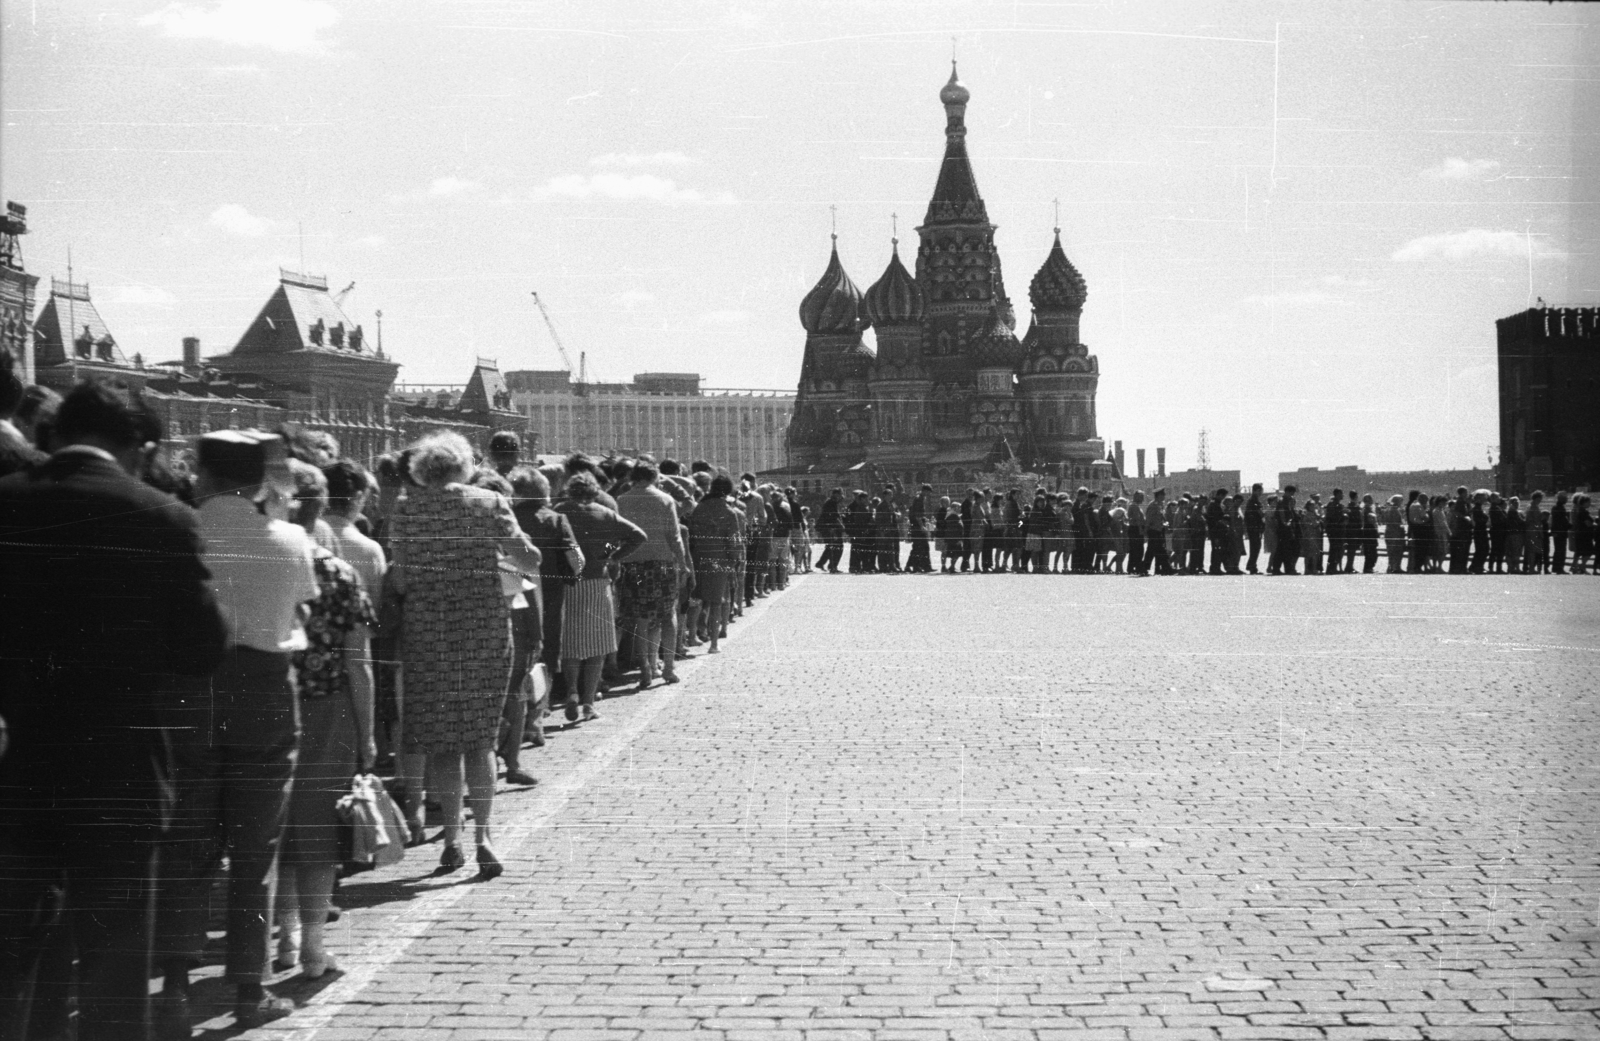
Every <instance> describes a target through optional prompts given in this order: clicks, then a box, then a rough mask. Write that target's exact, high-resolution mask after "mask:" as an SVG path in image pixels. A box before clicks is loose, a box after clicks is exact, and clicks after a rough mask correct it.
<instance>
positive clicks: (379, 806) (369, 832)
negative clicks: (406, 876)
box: [334, 774, 410, 868]
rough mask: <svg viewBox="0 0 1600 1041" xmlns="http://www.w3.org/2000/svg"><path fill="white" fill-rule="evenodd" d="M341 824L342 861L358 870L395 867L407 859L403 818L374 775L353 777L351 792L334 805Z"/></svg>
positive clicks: (405, 830)
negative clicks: (394, 865)
mask: <svg viewBox="0 0 1600 1041" xmlns="http://www.w3.org/2000/svg"><path fill="white" fill-rule="evenodd" d="M334 812H335V813H337V814H338V817H339V820H340V822H341V831H342V832H343V834H342V835H341V836H340V846H341V852H343V853H344V857H343V859H344V860H345V861H346V862H347V863H350V864H354V865H357V866H358V868H380V867H388V866H389V865H391V864H398V863H399V862H400V860H401V858H403V857H404V856H405V855H406V837H407V835H409V834H410V832H409V830H408V829H407V827H406V819H405V815H404V814H403V813H401V812H400V807H399V806H397V805H396V804H395V801H394V799H393V798H391V797H390V795H389V792H388V789H386V788H384V786H383V781H382V780H381V779H380V778H378V777H377V776H375V775H373V774H356V775H355V776H354V777H353V778H351V780H350V791H349V793H348V794H345V795H341V796H340V797H339V801H338V802H337V803H335V804H334Z"/></svg>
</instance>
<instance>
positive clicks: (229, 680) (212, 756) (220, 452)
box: [156, 430, 318, 1037]
mask: <svg viewBox="0 0 1600 1041" xmlns="http://www.w3.org/2000/svg"><path fill="white" fill-rule="evenodd" d="M196 455H197V464H198V476H199V481H198V485H197V489H196V490H197V492H198V494H199V497H200V531H201V534H202V536H203V537H204V539H205V546H206V549H205V555H204V561H205V564H206V567H207V568H208V569H209V570H210V571H211V585H212V588H213V590H215V592H216V596H217V600H218V603H219V605H220V606H221V608H222V613H223V617H224V619H225V620H226V621H227V623H228V632H229V636H230V640H231V646H230V648H229V650H228V652H227V654H226V656H225V657H224V658H223V660H222V664H221V666H220V668H218V669H217V671H216V673H215V674H214V675H213V676H212V678H211V682H210V683H209V684H208V685H205V686H204V687H202V688H200V689H196V690H191V691H189V692H188V697H187V698H186V699H185V702H184V704H183V705H182V706H181V707H179V708H177V709H176V710H175V712H174V717H175V719H178V720H181V723H180V724H179V725H178V726H177V727H175V728H174V742H173V761H174V770H173V784H174V787H175V788H176V789H177V797H178V802H177V807H176V808H175V810H174V814H173V828H172V836H171V839H170V840H169V842H168V844H167V846H166V847H165V848H164V852H163V860H164V861H170V864H168V863H163V867H162V885H161V894H160V904H159V908H158V915H157V927H156V953H157V955H158V956H159V957H160V958H161V960H162V968H163V972H164V975H165V984H164V986H163V988H162V997H161V1000H160V1003H159V1004H158V1006H157V1019H158V1024H157V1025H158V1028H160V1029H161V1032H162V1036H163V1037H166V1036H184V1037H186V1036H188V1033H187V1031H188V985H189V981H188V970H189V966H190V964H191V962H193V961H198V959H199V958H200V955H201V952H202V951H203V950H204V948H205V943H206V925H207V918H208V911H207V897H208V894H209V891H210V888H211V880H212V877H213V875H214V874H215V873H216V871H217V869H218V867H219V864H218V862H217V853H218V851H223V852H226V854H227V857H228V863H229V872H228V876H229V877H228V916H227V931H228V939H227V979H228V981H229V982H230V983H232V984H233V985H234V986H235V988H236V991H237V994H236V1001H235V1007H234V1016H235V1020H236V1022H237V1025H239V1026H240V1027H243V1028H245V1029H249V1028H251V1027H255V1026H259V1025H260V1024H262V1023H265V1022H267V1021H269V1020H272V1019H276V1018H278V1017H280V1016H283V1015H287V1014H288V1013H289V1012H290V1011H292V1010H293V1008H294V1003H293V1002H292V1001H290V1000H288V999H287V998H279V997H273V996H271V995H268V994H267V993H266V991H265V990H264V989H263V987H262V979H263V975H264V970H265V967H266V951H267V923H268V922H269V921H270V920H271V906H270V903H269V900H268V897H269V891H270V882H271V877H272V868H273V862H274V860H275V859H276V857H277V852H278V843H279V839H280V836H281V833H282V831H283V825H284V820H285V818H286V816H287V813H288V806H289V791H290V787H291V785H292V783H293V778H294V762H295V748H296V745H297V744H298V740H299V724H298V719H297V712H296V706H295V690H294V684H293V680H292V676H291V671H290V656H291V655H292V654H293V653H294V652H295V651H297V650H304V649H305V647H306V634H305V630H304V628H302V623H303V621H304V619H305V613H306V611H305V607H304V605H305V602H306V601H307V600H310V599H312V598H313V597H315V596H316V595H317V591H318V587H317V579H316V572H315V571H314V569H313V565H312V555H313V548H312V543H311V540H310V538H309V537H308V536H307V535H306V533H305V530H304V529H303V528H301V527H299V526H298V525H295V524H290V523H289V522H288V521H286V520H282V519H278V518H276V517H275V516H273V515H274V514H276V513H278V512H279V511H278V508H277V506H276V505H275V502H276V501H277V499H279V498H282V497H284V492H283V490H282V489H280V488H279V487H278V482H277V481H273V482H272V483H271V484H268V486H267V487H266V489H265V499H264V500H263V502H262V503H261V505H258V502H257V500H258V499H262V497H263V485H264V484H267V482H268V478H269V475H275V476H280V477H281V476H283V475H281V474H280V472H279V470H280V464H281V463H282V460H283V443H282V440H281V439H280V438H278V437H277V435H274V434H265V433H261V432H260V431H252V430H219V431H216V432H214V433H211V434H207V435H205V436H204V437H202V438H200V440H199V442H198V445H197V452H196Z"/></svg>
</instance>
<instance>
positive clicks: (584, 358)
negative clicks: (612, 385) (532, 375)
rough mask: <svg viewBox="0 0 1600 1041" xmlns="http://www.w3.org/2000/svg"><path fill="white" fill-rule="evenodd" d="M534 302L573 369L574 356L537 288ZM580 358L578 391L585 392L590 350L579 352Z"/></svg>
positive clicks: (556, 343) (569, 366) (570, 368)
mask: <svg viewBox="0 0 1600 1041" xmlns="http://www.w3.org/2000/svg"><path fill="white" fill-rule="evenodd" d="M533 303H534V306H535V307H537V308H538V309H539V315H540V317H542V318H543V319H544V327H545V328H546V329H549V330H550V339H551V340H553V341H555V345H556V350H557V351H560V352H561V360H562V361H564V362H566V364H567V371H568V372H571V371H573V368H572V358H571V357H569V356H568V355H567V348H566V346H565V345H564V344H562V342H561V334H560V333H558V332H556V323H555V322H552V321H551V320H550V312H549V311H547V310H545V307H544V301H543V300H540V299H539V293H538V291H537V290H534V291H533ZM578 359H579V360H578V369H577V372H578V393H579V394H582V393H583V385H584V384H585V383H587V382H589V379H588V376H589V373H588V368H589V355H588V352H587V351H582V352H579V355H578Z"/></svg>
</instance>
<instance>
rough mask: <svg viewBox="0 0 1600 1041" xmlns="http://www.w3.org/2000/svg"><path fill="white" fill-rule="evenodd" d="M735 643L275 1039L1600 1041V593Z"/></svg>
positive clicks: (816, 606) (639, 704) (573, 760)
mask: <svg viewBox="0 0 1600 1041" xmlns="http://www.w3.org/2000/svg"><path fill="white" fill-rule="evenodd" d="M738 630H739V631H738V633H737V637H736V638H735V639H734V640H733V641H732V642H731V643H729V644H728V645H727V647H726V650H725V653H724V654H722V655H721V656H719V657H717V658H702V659H700V660H698V661H696V662H695V663H693V669H694V671H693V673H692V674H691V675H690V676H689V679H688V680H687V681H686V682H685V683H684V684H682V685H681V686H679V687H676V688H668V689H664V690H660V689H658V690H656V691H651V692H648V693H645V694H642V695H638V696H635V697H630V698H622V699H614V700H611V701H608V702H606V703H605V705H604V706H603V710H604V712H605V717H606V718H605V720H604V721H603V722H601V723H598V724H593V725H589V726H585V727H584V728H582V729H577V730H573V731H571V732H562V733H559V734H557V735H555V736H554V737H553V738H552V740H551V743H550V746H549V747H548V748H547V749H545V750H544V752H543V753H542V754H536V755H534V756H533V757H532V758H531V760H530V762H531V763H532V765H533V769H534V770H535V772H537V773H539V774H540V775H541V776H542V777H544V778H545V783H544V784H541V785H540V787H539V788H537V789H534V790H533V791H531V792H512V793H510V794H507V795H505V796H503V797H502V799H501V800H500V801H499V803H498V806H497V814H498V815H499V819H500V821H501V826H500V835H501V841H502V845H503V846H504V847H506V849H507V850H508V851H509V852H510V853H511V862H510V863H509V865H508V870H507V873H506V875H505V877H503V878H501V879H500V880H498V881H495V882H492V883H485V884H471V883H467V882H466V881H465V880H466V879H467V878H468V873H466V872H463V873H462V874H460V875H458V876H453V877H451V878H449V879H443V880H440V879H430V878H428V877H427V871H428V869H429V868H431V867H432V865H433V863H434V858H436V857H437V848H438V847H437V846H431V847H427V848H425V849H422V850H417V851H413V854H412V855H411V856H410V857H408V859H407V860H406V861H405V862H404V863H402V864H401V865H399V866H397V867H396V868H394V869H391V870H388V871H385V872H382V873H380V874H379V875H378V876H376V877H374V876H371V875H369V876H363V878H365V879H367V881H356V882H354V883H353V884H350V885H348V886H347V887H346V888H345V890H344V895H345V899H346V902H347V904H349V905H352V906H353V907H354V909H353V910H351V911H350V912H348V913H347V914H346V916H345V919H344V921H343V922H342V923H341V924H340V926H339V927H338V931H337V933H336V934H335V935H336V939H335V949H336V950H343V951H348V952H352V953H349V954H346V955H344V958H343V960H344V967H345V969H346V971H345V973H344V975H343V976H342V977H340V978H339V979H338V980H336V981H334V982H332V983H331V984H325V985H324V986H323V989H321V990H320V991H314V990H313V989H312V988H311V985H306V984H300V985H293V986H288V987H285V988H284V989H283V992H284V993H290V994H294V995H296V996H297V997H299V998H300V999H301V1000H302V1001H305V1002H306V1003H307V1004H306V1005H305V1007H304V1008H302V1009H301V1011H300V1012H298V1013H296V1014H295V1015H294V1016H293V1017H291V1018H289V1019H287V1020H284V1021H282V1022H281V1023H279V1024H275V1025H274V1027H273V1028H272V1029H263V1030H260V1031H257V1032H255V1034H254V1035H251V1036H259V1037H274V1036H276V1037H293V1038H297V1039H310V1038H313V1037H314V1038H317V1039H319V1041H336V1039H337V1041H364V1039H368V1038H372V1039H379V1038H419V1039H420V1038H456V1039H462V1041H465V1039H483V1038H502V1037H503V1038H514V1039H540V1038H549V1039H550V1041H590V1039H594V1041H602V1039H611V1038H617V1039H625V1038H640V1039H661V1041H666V1039H676V1038H684V1039H688V1038H690V1037H691V1036H692V1037H693V1038H694V1039H726V1041H780V1039H795V1041H799V1039H814V1041H820V1039H830V1041H831V1039H841V1041H842V1039H847V1038H863V1039H865V1038H871V1039H876V1041H924V1039H926V1041H939V1039H945V1038H971V1039H986V1038H993V1039H1001V1038H1022V1037H1027V1038H1057V1037H1059V1038H1062V1039H1071V1041H1090V1039H1100V1038H1117V1039H1124V1038H1126V1039H1142V1038H1174V1039H1192V1038H1240V1039H1243V1038H1267V1039H1293V1038H1338V1039H1356V1038H1374V1039H1382V1041H1400V1039H1407V1038H1433V1039H1441V1041H1442V1039H1461V1041H1467V1039H1478V1038H1484V1039H1489V1038H1495V1039H1500V1038H1535V1039H1541V1038H1549V1039H1572V1038H1589V1037H1600V1026H1597V1022H1600V1020H1597V1017H1600V971H1597V959H1596V945H1597V943H1600V928H1597V914H1600V864H1597V853H1600V830H1597V827H1596V818H1597V807H1600V801H1597V799H1596V789H1597V788H1600V784H1597V783H1596V782H1597V772H1596V771H1597V768H1600V725H1597V724H1600V720H1597V716H1600V711H1597V700H1596V699H1597V693H1596V692H1597V688H1600V683H1597V679H1600V582H1596V581H1593V580H1591V579H1584V578H1553V577H1552V578H1522V577H1517V576H1508V577H1504V578H1495V577H1487V578H1471V579H1461V578H1451V577H1438V576H1415V577H1409V576H1401V577H1384V576H1371V577H1368V576H1349V577H1333V576H1329V577H1319V578H1253V579H1250V578H1247V579H1231V578H1229V579H1224V578H1192V579H1191V578H1172V579H1148V580H1134V579H1126V578H1110V577H1106V578H1096V577H1058V576H1043V575H1041V576H995V577H989V576H952V577H911V576H905V577H889V576H884V577H876V576H862V577H854V576H840V577H833V576H827V575H820V574H819V575H813V576H809V577H806V578H804V579H802V580H801V581H799V582H797V583H796V584H795V586H794V587H793V588H792V589H790V590H789V591H788V592H786V593H784V594H782V595H781V596H779V597H775V598H772V599H770V600H768V601H765V602H763V604H762V605H761V608H760V609H759V610H758V614H757V615H756V616H755V617H752V618H749V619H747V620H746V621H744V622H743V623H740V625H739V626H738ZM226 1022H227V1020H226V1019H225V1018H224V1019H221V1020H218V1021H216V1024H215V1025H218V1026H221V1025H223V1024H225V1023H226Z"/></svg>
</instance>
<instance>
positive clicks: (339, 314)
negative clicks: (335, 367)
mask: <svg viewBox="0 0 1600 1041" xmlns="http://www.w3.org/2000/svg"><path fill="white" fill-rule="evenodd" d="M306 350H312V351H332V352H336V353H340V354H351V353H354V354H366V353H368V352H369V347H368V345H367V344H366V342H365V336H364V334H363V332H362V329H361V327H360V326H359V325H357V324H355V323H354V322H352V321H351V320H350V318H349V316H348V315H346V314H345V313H344V310H343V308H341V307H340V306H339V302H338V301H337V300H335V299H334V298H333V297H332V296H330V295H329V293H328V280H327V279H325V278H322V277H319V276H316V275H302V274H300V273H298V272H293V271H280V273H279V279H278V288H277V289H276V290H274V291H273V294H272V296H270V297H268V298H267V302H266V304H265V305H263V306H262V308H261V312H260V313H259V314H257V315H256V319H255V321H253V322H251V323H250V326H249V328H247V329H246V330H245V333H244V335H243V336H242V337H240V338H239V342H238V344H237V345H236V346H235V347H234V348H233V353H235V354H244V355H250V354H285V353H288V352H290V351H306Z"/></svg>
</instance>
